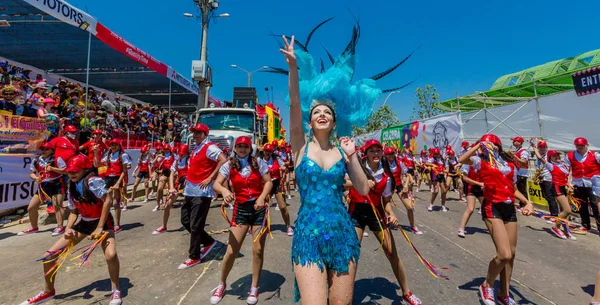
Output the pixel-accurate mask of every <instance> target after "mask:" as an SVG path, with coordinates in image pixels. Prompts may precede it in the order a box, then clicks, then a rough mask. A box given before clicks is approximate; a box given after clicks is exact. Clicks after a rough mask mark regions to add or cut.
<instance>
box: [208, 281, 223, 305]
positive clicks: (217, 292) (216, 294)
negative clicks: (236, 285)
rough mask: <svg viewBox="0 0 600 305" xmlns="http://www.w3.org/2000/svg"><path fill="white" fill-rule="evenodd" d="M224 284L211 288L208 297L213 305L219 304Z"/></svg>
mask: <svg viewBox="0 0 600 305" xmlns="http://www.w3.org/2000/svg"><path fill="white" fill-rule="evenodd" d="M225 287H227V286H225V285H219V286H217V288H215V289H213V291H212V296H211V297H210V303H211V304H213V305H215V304H219V302H221V300H222V299H223V296H224V295H225Z"/></svg>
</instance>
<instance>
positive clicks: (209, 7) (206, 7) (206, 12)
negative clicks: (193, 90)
mask: <svg viewBox="0 0 600 305" xmlns="http://www.w3.org/2000/svg"><path fill="white" fill-rule="evenodd" d="M194 3H195V4H196V5H198V7H199V8H200V13H201V15H200V16H194V15H193V14H190V13H184V14H183V16H184V17H187V18H189V17H196V18H199V19H201V21H202V46H201V47H200V61H201V62H203V63H205V66H206V67H208V65H206V62H207V61H206V57H207V56H206V53H207V52H206V43H207V36H208V24H209V22H210V20H211V19H213V18H218V17H221V18H227V17H229V14H228V13H224V14H219V15H215V14H214V12H213V11H215V10H216V9H217V8H218V7H219V1H218V0H194ZM206 70H207V69H206V68H205V71H206ZM204 81H205V80H200V81H198V87H199V88H200V89H201V93H200V94H198V106H197V107H196V123H197V122H198V119H199V118H200V113H199V112H198V110H200V109H201V108H206V107H208V96H209V91H210V85H211V84H208V83H203V82H204ZM202 101H204V107H201V105H202Z"/></svg>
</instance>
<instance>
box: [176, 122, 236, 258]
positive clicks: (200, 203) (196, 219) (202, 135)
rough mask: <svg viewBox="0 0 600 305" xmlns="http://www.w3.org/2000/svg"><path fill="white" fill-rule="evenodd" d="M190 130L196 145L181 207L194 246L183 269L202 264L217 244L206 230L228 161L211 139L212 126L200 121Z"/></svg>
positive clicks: (182, 216) (191, 244)
mask: <svg viewBox="0 0 600 305" xmlns="http://www.w3.org/2000/svg"><path fill="white" fill-rule="evenodd" d="M190 131H191V132H192V138H193V139H194V142H195V143H196V148H195V149H194V151H193V152H192V153H191V155H190V161H189V168H188V172H187V176H186V180H185V188H184V190H183V195H184V196H185V202H184V204H183V206H182V207H181V224H183V226H184V227H185V229H186V230H187V231H188V232H190V248H189V252H188V253H189V254H188V258H187V259H186V260H185V261H184V262H183V263H182V264H181V265H179V269H180V270H181V269H187V268H190V267H192V266H195V265H197V264H199V263H200V262H201V261H202V259H203V258H204V257H206V256H207V255H208V254H209V253H210V251H211V250H212V249H213V248H214V247H215V245H216V244H217V241H216V240H214V239H213V238H212V237H211V236H210V235H208V233H206V231H205V230H204V225H205V224H206V217H207V216H208V210H209V209H210V203H211V202H212V198H213V197H215V191H214V190H213V183H214V181H215V179H216V178H217V174H218V173H219V169H220V168H221V166H222V165H223V164H224V163H225V162H227V159H226V158H225V156H224V155H223V153H222V151H221V149H219V148H218V147H217V146H216V145H215V144H213V143H212V142H210V140H209V138H208V133H209V128H208V126H206V125H204V124H196V125H195V126H193V127H191V128H190ZM202 246H204V248H202Z"/></svg>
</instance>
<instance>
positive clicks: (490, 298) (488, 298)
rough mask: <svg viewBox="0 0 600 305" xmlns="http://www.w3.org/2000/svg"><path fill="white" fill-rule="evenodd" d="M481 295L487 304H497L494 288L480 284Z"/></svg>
mask: <svg viewBox="0 0 600 305" xmlns="http://www.w3.org/2000/svg"><path fill="white" fill-rule="evenodd" d="M479 296H480V297H481V300H482V301H483V304H485V305H496V301H494V288H491V287H485V286H484V285H483V284H481V286H479Z"/></svg>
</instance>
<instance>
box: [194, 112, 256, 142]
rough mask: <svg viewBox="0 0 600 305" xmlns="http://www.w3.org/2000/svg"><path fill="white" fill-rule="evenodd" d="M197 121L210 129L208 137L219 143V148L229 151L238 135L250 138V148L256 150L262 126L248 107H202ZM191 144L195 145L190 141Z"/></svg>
mask: <svg viewBox="0 0 600 305" xmlns="http://www.w3.org/2000/svg"><path fill="white" fill-rule="evenodd" d="M198 112H199V116H200V117H199V123H202V124H205V125H207V126H208V128H209V129H210V134H209V138H210V141H211V142H213V143H219V146H220V147H221V148H228V150H229V151H230V152H231V151H232V148H233V144H234V141H235V139H236V138H237V137H239V136H248V137H250V138H251V139H252V143H254V144H253V145H252V150H253V151H254V152H256V150H257V146H256V142H257V140H258V139H261V136H262V134H263V133H262V128H261V125H262V124H260V122H258V121H257V118H256V111H255V110H254V109H248V108H204V109H200V110H199V111H198ZM190 139H191V137H190ZM191 145H195V144H193V143H191Z"/></svg>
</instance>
